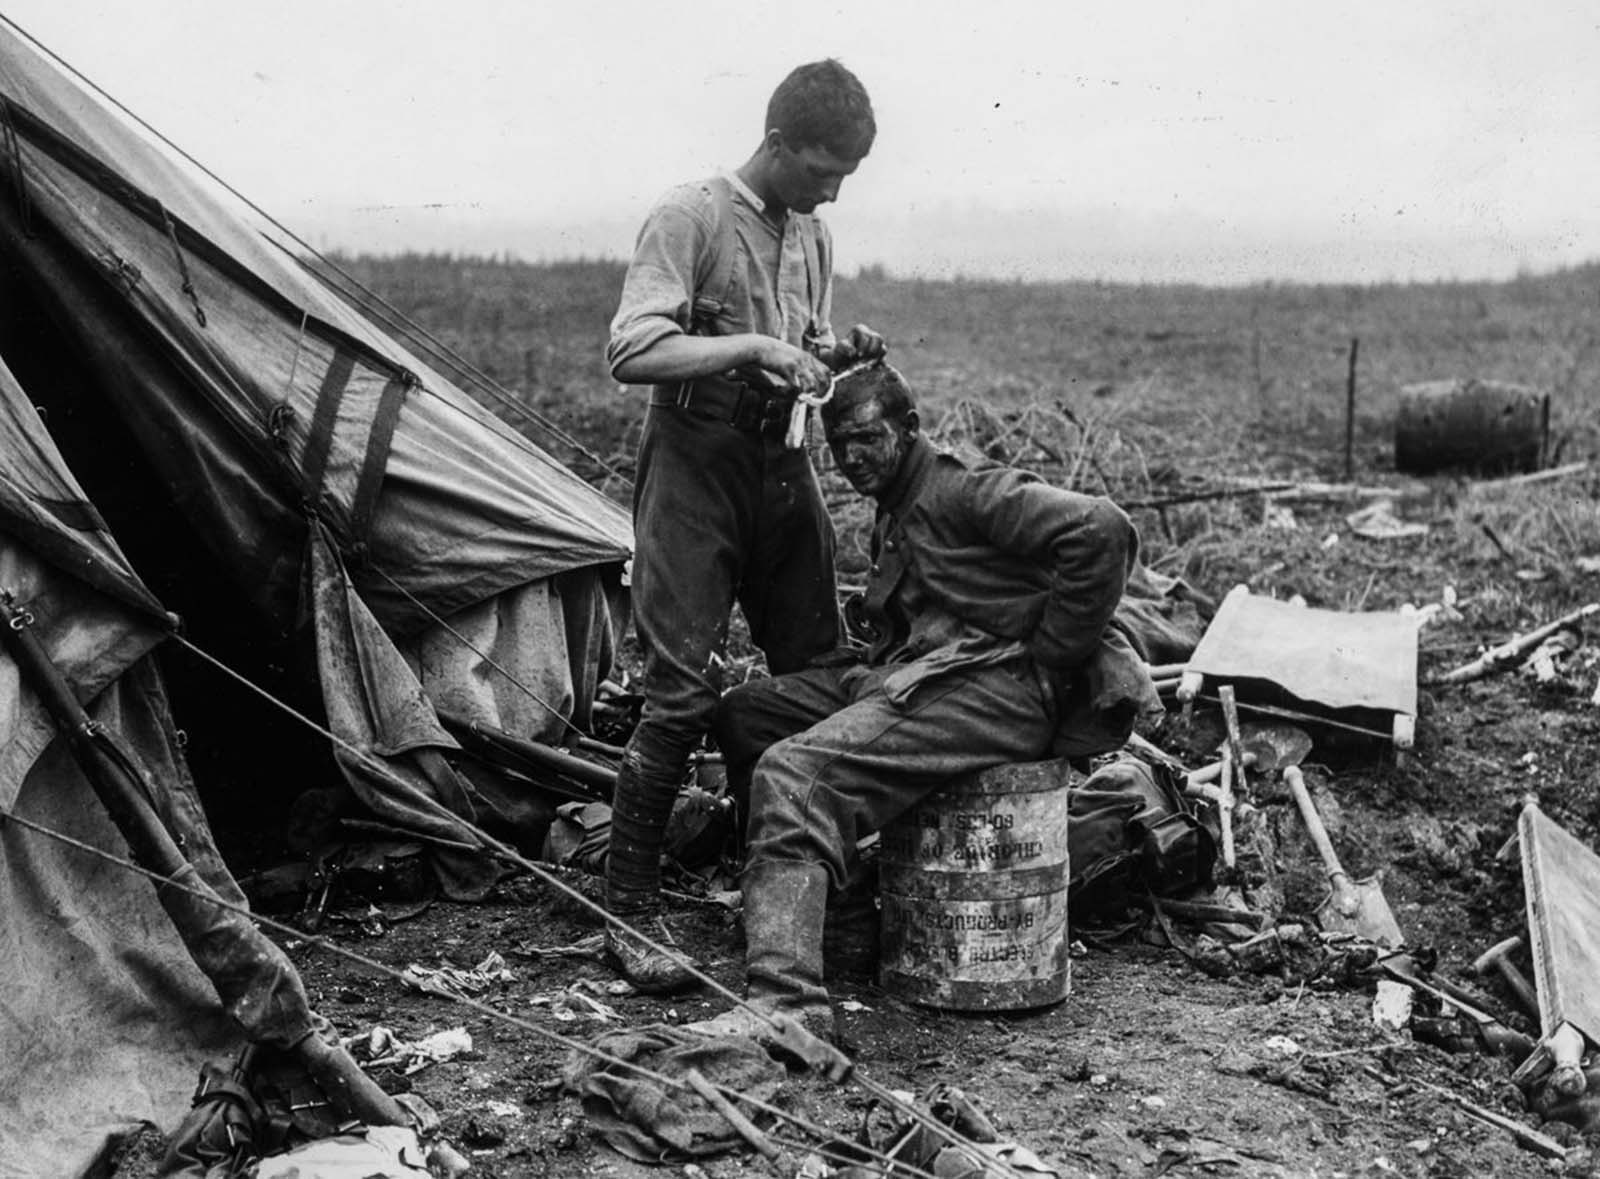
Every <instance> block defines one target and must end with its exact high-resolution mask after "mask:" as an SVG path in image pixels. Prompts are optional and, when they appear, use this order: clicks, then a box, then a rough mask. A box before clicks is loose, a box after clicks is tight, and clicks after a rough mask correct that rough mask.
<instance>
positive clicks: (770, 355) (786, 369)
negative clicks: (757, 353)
mask: <svg viewBox="0 0 1600 1179" xmlns="http://www.w3.org/2000/svg"><path fill="white" fill-rule="evenodd" d="M761 368H762V369H764V370H765V371H766V372H767V374H768V375H769V376H771V377H772V378H773V379H775V380H776V381H777V382H778V383H779V384H781V385H782V386H783V387H784V388H787V389H792V390H794V392H796V393H810V394H813V395H818V396H820V395H821V394H823V393H825V392H827V389H828V383H829V382H830V381H832V380H833V373H832V371H831V370H830V369H829V368H828V366H827V364H826V363H824V362H823V361H822V359H821V358H819V357H816V356H813V355H812V354H811V353H809V352H807V351H806V350H805V349H803V348H796V347H795V346H794V345H793V344H789V343H786V342H785V341H783V340H777V339H770V338H769V339H768V341H767V346H766V347H765V348H763V349H762V356H761Z"/></svg>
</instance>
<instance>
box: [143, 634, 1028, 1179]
mask: <svg viewBox="0 0 1600 1179" xmlns="http://www.w3.org/2000/svg"><path fill="white" fill-rule="evenodd" d="M170 637H171V638H172V640H173V641H174V642H176V643H178V644H179V645H180V646H182V647H184V648H185V649H186V650H188V651H190V652H192V653H194V654H195V655H197V656H198V657H199V658H201V659H202V660H204V661H205V662H206V663H209V664H210V665H211V666H213V667H215V668H217V669H218V670H220V671H222V672H223V673H224V674H225V675H227V676H229V677H231V678H232V679H234V680H236V681H238V682H239V683H240V684H242V685H243V686H244V687H246V688H247V689H249V690H250V691H252V692H254V693H255V694H257V695H258V696H261V697H262V698H263V699H265V700H266V701H267V702H268V703H270V704H272V705H273V706H274V707H275V708H277V709H279V710H280V711H282V712H284V713H287V714H288V715H289V716H291V717H293V718H294V719H295V720H297V721H299V722H300V723H301V724H303V725H305V726H306V727H308V728H310V729H312V730H313V731H315V732H317V733H320V734H321V735H323V736H324V737H326V738H328V740H330V741H331V742H333V743H334V744H335V745H337V746H338V747H340V748H341V749H344V750H345V751H346V752H348V753H349V754H351V755H352V756H353V757H355V758H356V759H357V760H359V761H360V762H362V763H363V764H364V765H365V766H367V768H369V769H371V770H373V771H374V772H375V773H376V774H377V776H378V777H379V779H380V780H382V781H384V782H387V783H389V784H390V785H394V786H398V787H399V788H400V789H402V790H404V791H405V792H406V793H407V794H408V795H410V796H412V797H413V798H414V799H415V800H416V801H418V802H420V803H421V804H422V806H423V808H424V809H425V810H427V811H428V812H429V813H430V814H432V815H433V816H434V817H436V818H440V819H442V820H444V821H446V822H448V823H450V824H451V825H453V826H454V827H455V828H456V829H457V830H458V831H459V832H461V833H462V835H463V836H464V837H465V838H466V839H467V840H468V841H469V842H471V843H473V844H474V845H475V846H476V847H478V848H481V849H483V850H484V851H486V852H493V853H494V854H495V855H497V856H499V857H500V858H501V859H502V860H504V861H505V862H506V863H509V864H512V865H514V866H516V867H519V868H522V869H523V870H524V871H526V872H528V873H529V874H530V875H531V876H533V877H534V878H535V879H536V880H539V881H540V882H541V883H543V884H545V885H548V886H549V887H551V888H553V889H555V890H556V891H557V892H559V893H561V894H562V895H563V896H565V897H567V898H568V899H569V900H572V901H574V902H576V903H577V904H578V905H579V906H580V907H582V908H584V909H587V910H589V911H590V912H592V913H594V914H596V915H598V916H599V917H601V918H602V919H603V920H604V921H605V923H606V924H607V925H610V926H615V927H617V928H620V929H622V930H624V931H625V932H627V933H628V934H629V935H630V936H632V937H634V938H636V939H638V940H639V941H640V942H641V943H643V944H644V945H647V946H649V947H650V948H651V949H652V950H655V951H656V952H657V953H659V954H665V955H666V956H667V957H669V958H671V959H672V960H673V961H675V962H677V963H678V964H679V965H681V966H683V967H684V968H685V969H686V970H688V971H689V973H690V974H691V975H693V976H694V977H695V978H696V979H698V980H699V981H700V982H701V983H703V984H704V985H705V986H707V987H709V988H710V989H711V990H713V991H715V992H716V993H717V994H719V995H721V996H722V997H723V998H725V999H727V1000H728V1001H730V1002H731V1003H733V1005H734V1006H736V1007H738V1008H741V1009H742V1010H744V1011H747V1012H749V1013H750V1014H752V1015H754V1016H756V1017H757V1018H759V1019H761V1020H763V1021H765V1022H766V1023H767V1024H768V1025H769V1026H770V1027H772V1028H773V1029H774V1030H776V1031H780V1032H781V1030H782V1029H781V1028H780V1026H779V1024H778V1023H777V1021H775V1020H774V1019H773V1018H772V1016H771V1015H770V1014H768V1013H767V1012H765V1011H761V1010H760V1009H758V1008H755V1007H752V1006H751V1005H750V1003H749V1002H748V1001H746V1000H745V999H744V998H743V997H742V996H740V995H737V994H735V993H734V992H733V991H732V990H730V989H729V988H728V987H725V986H723V985H722V983H720V982H718V981H717V980H716V979H714V978H712V977H711V976H710V975H709V974H707V973H706V972H705V971H704V970H702V969H701V968H700V966H699V965H698V964H697V963H695V962H693V961H691V960H690V959H689V958H687V957H686V956H685V955H683V954H682V953H679V952H675V951H673V950H669V949H668V948H667V947H666V946H664V945H662V944H661V943H660V942H657V941H656V940H655V939H653V938H651V937H650V936H649V935H648V934H646V933H644V932H643V931H642V930H640V929H638V928H636V927H635V926H633V925H630V924H629V923H628V922H627V921H626V920H625V919H624V918H622V917H619V916H617V915H616V914H614V913H611V912H609V911H608V910H606V909H605V908H604V907H603V906H602V905H600V904H598V903H597V902H595V901H593V900H591V899H590V898H588V897H586V896H584V895H583V893H581V892H579V891H578V890H577V889H575V888H573V887H572V886H571V885H569V884H567V883H566V881H564V880H562V879H560V878H559V877H557V876H556V875H555V874H554V873H551V872H549V871H547V870H546V869H544V868H542V867H541V866H540V865H538V864H537V863H535V862H534V861H532V860H530V859H528V858H527V857H526V856H524V855H522V854H521V853H520V852H518V851H516V850H515V849H514V848H512V847H510V846H508V845H506V844H504V843H501V842H500V841H499V840H497V839H495V838H494V837H493V836H491V835H489V834H488V833H487V832H485V831H483V830H481V829H480V828H479V827H477V826H476V825H475V824H473V823H471V822H469V821H468V820H466V819H464V818H462V817H461V816H460V815H458V814H456V813H455V812H454V811H451V810H450V809H449V808H447V807H446V806H445V805H444V804H443V803H441V802H440V801H439V800H438V799H436V798H434V797H432V796H431V795H428V794H424V793H422V792H421V791H418V790H415V789H413V788H412V787H411V786H410V785H408V784H407V783H405V782H403V781H402V780H401V779H400V778H398V777H397V776H396V775H395V773H394V771H393V770H391V769H389V767H388V766H386V765H384V764H382V763H381V762H379V761H377V760H375V759H374V758H373V757H372V756H371V755H370V754H368V753H367V752H366V751H364V750H362V749H359V748H357V747H356V746H354V745H352V744H350V742H348V741H346V740H345V739H344V738H342V737H340V736H339V735H338V734H336V733H334V732H332V731H331V730H329V729H327V728H325V727H324V726H322V725H319V724H318V723H317V722H316V721H314V720H312V719H311V718H310V717H308V716H306V715H305V714H304V713H302V712H300V711H298V710H297V709H295V708H294V707H293V706H292V705H290V704H288V703H286V702H285V701H282V700H279V699H278V698H277V697H276V696H274V695H273V694H272V693H271V692H269V691H267V690H266V689H265V688H262V687H260V686H259V685H257V684H256V683H254V682H253V681H252V680H250V679H249V678H248V677H247V676H244V675H241V674H240V673H239V672H237V671H235V670H234V669H233V668H231V667H229V666H228V665H227V664H226V663H223V662H222V661H221V660H220V659H217V658H216V657H215V656H213V655H211V654H209V653H208V652H206V651H204V650H202V649H201V648H200V647H197V646H195V644H193V643H192V642H190V641H189V640H188V639H186V638H184V637H183V636H182V635H180V634H173V635H171V636H170ZM849 1077H850V1079H851V1080H852V1081H854V1082H855V1083H856V1084H857V1085H859V1086H861V1088H863V1089H864V1090H866V1091H867V1092H868V1093H871V1094H872V1095H873V1096H874V1097H877V1098H878V1099H879V1100H880V1101H882V1102H883V1103H884V1104H886V1105H888V1106H890V1107H891V1108H893V1109H895V1110H897V1111H899V1112H900V1113H901V1114H903V1115H904V1116H906V1117H908V1118H911V1119H912V1120H913V1121H916V1122H918V1123H919V1124H921V1125H923V1126H924V1127H926V1128H927V1129H928V1130H930V1131H931V1132H932V1133H934V1134H936V1135H938V1136H940V1137H942V1138H944V1139H945V1140H946V1141H947V1142H949V1143H950V1144H951V1145H953V1146H957V1147H961V1146H963V1145H964V1140H963V1139H961V1138H960V1137H959V1136H958V1135H955V1134H954V1133H953V1132H952V1131H951V1130H950V1129H949V1127H947V1126H945V1125H944V1124H943V1123H942V1122H939V1121H937V1120H936V1119H934V1118H932V1117H931V1116H930V1115H928V1114H926V1113H924V1112H923V1111H922V1110H919V1109H917V1108H916V1107H915V1106H914V1105H912V1104H911V1103H910V1102H908V1101H906V1100H905V1099H904V1098H903V1097H901V1096H900V1095H899V1094H897V1093H895V1092H894V1091H893V1090H892V1089H889V1088H888V1087H886V1086H884V1085H880V1084H878V1083H877V1082H876V1081H873V1080H871V1079H870V1078H868V1077H867V1076H866V1075H865V1074H864V1073H863V1072H862V1071H861V1070H860V1069H859V1068H858V1067H855V1066H854V1065H852V1067H851V1070H850V1073H849ZM984 1158H985V1160H986V1161H987V1163H988V1165H991V1166H993V1165H995V1160H992V1159H989V1158H988V1156H984ZM1002 1165H1003V1164H1002ZM1004 1171H1005V1173H1006V1174H1009V1175H1012V1176H1015V1179H1023V1176H1021V1175H1019V1174H1017V1172H1016V1171H1015V1170H1013V1169H1012V1168H1010V1167H1004Z"/></svg>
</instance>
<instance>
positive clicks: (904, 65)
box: [0, 0, 1600, 286]
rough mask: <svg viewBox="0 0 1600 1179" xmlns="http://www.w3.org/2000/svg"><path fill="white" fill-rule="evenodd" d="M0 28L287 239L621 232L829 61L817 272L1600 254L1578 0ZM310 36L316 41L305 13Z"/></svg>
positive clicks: (106, 12)
mask: <svg viewBox="0 0 1600 1179" xmlns="http://www.w3.org/2000/svg"><path fill="white" fill-rule="evenodd" d="M0 20H3V21H5V22H6V23H15V24H16V25H20V26H21V28H23V29H26V30H27V35H31V36H33V37H37V38H38V39H39V41H40V42H41V43H42V44H43V45H45V46H48V47H49V50H50V51H51V52H53V53H56V54H59V55H60V57H61V58H62V59H64V60H65V61H66V62H69V63H71V68H72V69H73V70H76V71H81V75H82V77H83V78H85V79H87V80H90V81H91V82H92V84H93V85H94V86H96V87H99V88H101V89H103V90H104V91H105V92H106V93H107V94H110V95H114V96H115V98H116V101H117V102H119V103H121V104H123V105H124V106H125V107H126V108H127V109H128V110H129V111H131V112H133V113H135V114H136V115H137V116H138V117H139V118H140V119H142V120H144V121H146V122H147V123H148V124H149V126H150V127H152V128H156V129H158V130H159V133H160V135H161V136H163V137H166V138H168V139H170V141H171V142H172V143H173V144H176V145H179V146H181V148H182V149H183V151H184V152H186V153H188V154H189V155H190V156H192V157H193V159H195V160H198V161H202V162H203V163H204V165H205V167H206V168H208V169H210V170H212V171H213V172H214V173H215V174H216V175H217V176H219V177H222V178H223V179H225V180H226V182H227V183H228V184H230V185H232V186H233V187H234V188H236V189H237V190H238V191H239V192H241V193H245V194H248V196H249V198H250V200H252V201H254V202H256V203H257V204H258V205H259V206H260V207H261V208H263V209H266V210H270V211H271V213H272V214H273V216H275V217H277V218H279V219H280V220H282V221H284V222H285V223H286V224H288V225H290V226H292V227H294V229H295V230H296V231H297V232H298V233H299V234H300V236H302V237H304V238H305V239H306V240H307V241H309V242H311V243H313V244H316V245H319V246H321V247H325V248H329V249H331V248H335V247H337V248H340V249H346V250H351V251H358V252H359V251H363V250H365V251H372V252H394V251H400V250H406V249H413V250H419V251H423V252H427V251H430V250H431V251H450V252H467V253H479V254H489V253H498V252H504V251H510V252H512V253H514V254H516V255H518V256H520V257H525V258H529V259H540V258H555V257H572V256H579V255H582V256H595V257H625V256H627V255H628V254H629V253H630V252H631V249H632V245H633V239H634V235H635V233H636V232H637V227H638V225H639V223H640V221H641V220H642V219H643V217H644V215H645V212H646V210H647V209H648V207H649V206H650V204H651V203H652V201H654V200H655V199H656V197H657V196H658V195H659V194H660V193H661V192H663V191H664V190H665V189H667V188H668V187H669V186H671V185H673V184H676V183H681V182H683V181H685V180H691V179H694V178H697V177H703V176H707V175H710V174H712V173H713V172H716V171H718V170H722V169H726V168H729V167H736V166H737V165H739V164H740V163H741V162H743V161H744V160H745V159H746V158H748V155H749V153H750V152H751V151H752V150H753V149H754V148H755V146H756V145H757V143H758V142H759V141H760V137H761V133H762V130H763V125H762V123H761V118H762V112H763V111H764V110H765V107H766V102H767V99H768V97H769V95H770V94H771V92H772V87H773V86H774V85H775V84H776V83H777V81H778V80H779V79H780V78H782V77H783V76H784V75H785V74H786V73H787V72H788V71H789V70H790V69H792V68H793V67H794V66H795V65H796V64H797V63H799V62H801V61H807V60H815V59H816V58H819V57H824V56H833V57H838V58H840V59H841V60H842V61H844V63H845V64H846V65H847V66H848V67H849V68H850V69H852V70H853V71H855V72H856V73H857V74H858V75H859V76H860V78H861V80H862V82H863V83H864V84H865V85H866V87H867V89H868V90H869V92H870V93H871V95H872V102H873V109H874V111H875V113H876V116H877V124H878V131H879V134H878V138H877V140H876V141H875V142H874V144H873V146H872V150H871V152H870V154H869V155H868V156H867V158H866V159H865V160H864V161H863V162H862V164H861V167H860V169H859V170H858V171H857V172H855V173H854V174H853V175H852V176H851V177H850V179H849V180H848V181H847V182H846V184H845V186H844V191H843V192H842V194H841V197H840V201H839V203H838V205H837V206H831V205H830V206H828V208H827V209H826V210H825V215H826V217H827V219H828V221H829V223H830V224H831V225H832V227H833V229H834V241H835V246H836V251H835V257H836V262H837V265H838V267H839V269H840V271H841V272H842V273H852V272H854V271H855V270H856V269H858V268H860V267H863V266H867V267H870V266H872V265H875V264H881V265H882V266H884V267H885V268H886V269H887V270H888V271H889V272H891V273H894V274H897V275H903V276H907V277H925V278H950V277H954V276H956V275H962V276H972V277H980V278H992V279H997V280H1003V281H1012V280H1017V279H1021V280H1024V281H1026V280H1037V281H1045V282H1056V281H1077V280H1086V281H1105V282H1140V283H1148V282H1158V283H1195V284H1201V285H1208V286H1239V285H1242V284H1251V283H1256V282H1294V283H1317V284H1323V283H1352V282H1355V283H1372V282H1413V281H1422V282H1434V281H1451V280H1458V281H1465V282H1486V281H1500V280H1504V279H1511V278H1514V277H1516V276H1517V275H1518V274H1521V273H1533V272H1539V271H1547V270H1553V269H1557V268H1560V267H1563V266H1569V265H1574V264H1577V263H1579V262H1582V261H1585V260H1588V259H1591V258H1594V257H1597V256H1600V209H1597V208H1596V206H1595V204H1594V201H1593V199H1592V194H1593V193H1594V192H1595V191H1597V190H1600V153H1597V152H1595V151H1594V150H1593V146H1594V143H1595V139H1596V136H1597V134H1600V102H1597V101H1596V100H1597V96H1600V90H1597V88H1596V85H1595V83H1594V80H1593V76H1594V62H1595V61H1596V60H1600V19H1597V18H1596V16H1595V13H1594V10H1593V6H1592V5H1591V4H1587V3H1584V2H1583V0H1545V2H1543V3H1540V4H1535V5H1523V6H1520V7H1519V6H1511V5H1506V4H1504V3H1500V2H1499V0H1416V2H1415V3H1411V4H1406V5H1333V6H1329V5H1327V4H1325V3H1319V2H1317V0H1289V2H1288V3H1285V2H1284V0H1234V2H1232V3H1229V4H1225V5H1195V4H1190V3H1184V2H1183V0H1137V2H1135V3H1132V4H1120V5H1062V4H1059V3H1051V2H1050V0H1013V2H1011V3H1007V4H1003V5H990V6H988V7H987V8H983V9H979V8H977V7H975V6H973V5H971V4H968V3H965V2H958V0H917V2H915V3H913V2H912V0H880V2H879V3H875V4H872V5H864V6H857V8H855V9H852V10H851V11H850V12H849V13H848V16H846V15H845V14H844V13H843V11H842V10H840V11H829V10H824V11H819V12H817V13H814V14H810V17H809V18H808V19H807V20H804V21H797V20H795V19H794V15H793V12H792V10H791V8H790V7H789V6H786V5H783V4H779V3H777V2H776V0H754V2H752V0H703V2H702V4H701V5H700V6H698V7H697V9H696V19H695V20H692V21H690V20H684V19H683V15H682V13H681V12H679V11H677V10H676V9H673V8H670V7H667V6H662V5H659V4H651V3H647V2H646V0H615V2H614V3H611V4H603V5H527V4H518V3H515V2H513V0H474V3H472V4H470V5H466V6H462V5H459V4H451V3H446V0H340V3H338V4H334V5H328V4H325V3H317V2H315V0H237V2H236V3H233V4H228V5H215V4H205V3H202V2H201V0H147V2H146V3H142V4H138V5H131V4H113V3H107V2H106V0H8V2H7V3H6V5H5V12H4V13H3V14H0ZM308 29H310V30H315V35H314V36H309V37H308V35H307V30H308Z"/></svg>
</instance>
